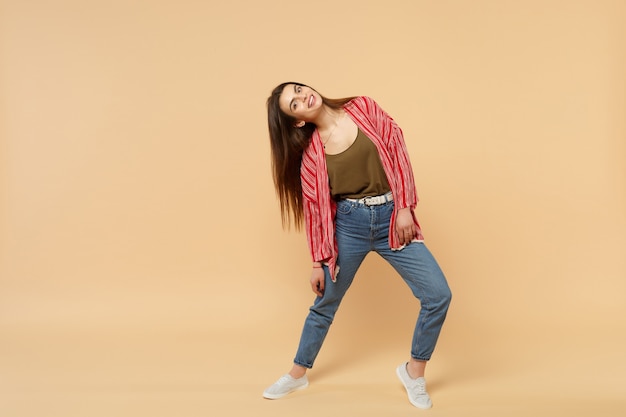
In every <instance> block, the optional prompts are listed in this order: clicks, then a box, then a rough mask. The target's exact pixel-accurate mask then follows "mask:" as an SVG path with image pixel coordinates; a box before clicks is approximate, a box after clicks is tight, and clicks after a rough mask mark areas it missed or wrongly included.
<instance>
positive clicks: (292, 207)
mask: <svg viewBox="0 0 626 417" xmlns="http://www.w3.org/2000/svg"><path fill="white" fill-rule="evenodd" d="M267 107H268V123H269V133H270V142H271V150H272V168H273V176H274V185H275V187H276V191H277V194H278V197H279V200H280V207H281V214H282V219H283V225H285V224H291V223H292V222H293V223H294V224H295V226H296V227H298V228H300V227H301V226H302V225H303V223H304V226H305V228H306V235H307V240H308V244H309V249H310V251H311V256H312V258H313V265H312V271H311V278H310V283H311V288H312V290H313V292H314V293H315V294H316V298H315V301H314V304H313V306H311V308H310V310H309V314H308V317H307V318H306V320H305V323H304V329H303V331H302V336H301V338H300V344H299V347H298V350H297V353H296V357H295V359H294V364H293V367H292V369H291V370H290V371H289V373H287V374H285V375H284V376H282V377H281V378H280V379H279V380H278V381H277V382H276V383H274V384H273V385H272V386H270V387H269V388H267V389H266V390H265V392H264V393H263V396H264V397H265V398H268V399H278V398H281V397H283V396H285V395H287V394H289V393H291V392H293V391H296V390H299V389H304V388H306V387H307V386H308V384H309V383H308V379H307V376H306V371H307V370H308V369H310V368H312V367H313V362H314V361H315V358H316V357H317V354H318V352H319V350H320V348H321V346H322V343H323V341H324V338H325V337H326V334H327V332H328V329H329V327H330V325H331V323H332V321H333V318H334V316H335V312H336V311H337V308H338V307H339V304H340V302H341V300H342V298H343V296H344V294H345V293H346V291H347V290H348V288H349V287H350V284H351V283H352V280H353V278H354V275H355V273H356V271H357V269H358V268H359V266H360V265H361V262H362V261H363V259H364V258H365V256H366V255H367V254H368V253H369V252H371V251H374V252H377V253H378V254H379V255H381V256H382V257H383V258H384V259H385V260H387V261H388V262H389V263H390V264H391V265H392V266H393V267H394V268H395V269H396V271H397V272H398V273H399V274H400V276H401V277H402V278H403V279H404V281H405V282H406V283H407V284H408V286H409V287H410V289H411V291H412V292H413V295H415V297H417V298H418V299H419V300H420V304H421V311H420V313H419V316H418V319H417V324H416V326H415V332H414V334H413V343H412V348H411V357H410V359H409V361H408V362H404V363H402V364H401V365H400V366H398V368H397V369H396V373H397V375H398V377H399V378H400V381H402V384H403V385H404V387H405V389H406V391H407V394H408V397H409V401H410V402H411V403H412V404H413V405H414V406H416V407H419V408H430V407H431V406H432V402H431V400H430V397H429V395H428V393H427V392H426V381H425V380H424V370H425V368H426V363H427V361H428V360H429V359H430V357H431V355H432V353H433V350H434V348H435V344H436V342H437V338H438V337H439V333H440V331H441V327H442V325H443V322H444V320H445V317H446V313H447V311H448V306H449V304H450V299H451V293H450V289H449V287H448V284H447V282H446V279H445V277H444V275H443V273H442V271H441V269H440V268H439V266H438V265H437V262H436V261H435V259H434V258H433V256H432V255H431V254H430V252H429V251H428V249H427V248H426V246H425V245H424V243H423V236H422V233H421V230H420V226H419V224H418V222H417V219H416V217H415V214H414V209H415V206H416V205H417V195H416V192H415V183H414V180H413V172H412V169H411V163H410V161H409V155H408V153H407V150H406V146H405V143H404V138H403V135H402V131H401V130H400V128H399V127H398V126H397V125H396V123H395V122H394V121H393V119H392V118H391V117H390V116H389V115H388V114H387V113H385V112H384V111H383V110H382V109H381V108H380V107H379V106H378V105H377V104H376V102H375V101H374V100H372V99H371V98H369V97H351V98H345V99H328V98H325V97H323V96H321V95H320V94H319V93H318V92H317V91H315V90H314V89H312V88H311V87H308V86H306V85H304V84H300V83H293V82H292V83H284V84H281V85H279V86H278V87H276V88H275V89H274V91H273V92H272V94H271V96H270V97H269V99H268V101H267Z"/></svg>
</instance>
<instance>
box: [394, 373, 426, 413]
mask: <svg viewBox="0 0 626 417" xmlns="http://www.w3.org/2000/svg"><path fill="white" fill-rule="evenodd" d="M406 365H407V364H406V363H403V364H402V365H400V366H398V369H396V374H398V378H400V381H402V385H404V388H406V392H407V394H408V395H409V401H410V402H411V404H413V405H414V406H416V407H417V408H421V409H423V410H426V409H428V408H430V407H432V406H433V403H432V401H431V400H430V397H429V396H428V393H427V392H426V380H425V379H424V377H419V378H417V379H413V378H411V376H410V375H409V373H408V371H407V370H406Z"/></svg>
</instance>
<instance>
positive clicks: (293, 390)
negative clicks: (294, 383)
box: [263, 382, 309, 400]
mask: <svg viewBox="0 0 626 417" xmlns="http://www.w3.org/2000/svg"><path fill="white" fill-rule="evenodd" d="M308 387H309V383H308V382H307V383H306V384H304V385H302V386H299V387H298V388H294V389H292V390H291V391H287V392H286V393H284V394H266V393H265V392H264V393H263V398H266V399H268V400H277V399H279V398H283V397H284V396H286V395H289V394H291V393H292V392H296V391H300V390H303V389H305V388H308Z"/></svg>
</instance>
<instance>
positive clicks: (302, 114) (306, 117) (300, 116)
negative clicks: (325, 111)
mask: <svg viewBox="0 0 626 417" xmlns="http://www.w3.org/2000/svg"><path fill="white" fill-rule="evenodd" d="M278 104H279V106H280V109H281V110H282V111H283V112H284V113H285V114H287V115H289V116H292V117H294V118H295V119H296V120H297V122H298V123H301V122H312V121H314V120H315V119H316V118H317V115H318V114H319V112H320V110H321V109H322V104H323V103H322V97H321V96H320V95H319V93H318V92H317V91H315V90H313V89H312V88H311V87H306V86H304V85H297V84H287V85H286V86H285V88H283V92H282V93H281V95H280V98H279V99H278Z"/></svg>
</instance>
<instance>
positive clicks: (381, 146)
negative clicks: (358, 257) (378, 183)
mask: <svg viewBox="0 0 626 417" xmlns="http://www.w3.org/2000/svg"><path fill="white" fill-rule="evenodd" d="M344 110H345V111H346V113H347V114H348V116H349V117H350V118H351V119H352V120H353V121H354V122H355V123H356V124H357V126H358V127H359V128H360V129H361V130H362V131H363V132H364V133H365V135H366V136H367V137H368V138H370V139H371V140H372V142H374V144H375V145H376V149H377V150H378V154H379V156H380V160H381V162H382V165H383V169H384V171H385V174H386V176H387V180H388V182H389V186H390V187H391V192H392V194H393V199H394V203H395V207H394V213H393V215H392V217H391V223H390V226H389V246H390V248H391V249H392V250H401V249H402V248H403V247H404V246H403V245H401V244H400V239H399V237H398V235H397V233H396V230H395V229H396V228H395V224H396V216H397V213H398V210H400V209H403V208H407V207H410V208H411V214H412V216H413V222H414V223H415V226H416V227H417V236H416V237H415V238H416V239H417V240H423V236H422V232H421V228H420V226H419V223H418V221H417V218H416V217H415V213H414V209H415V206H416V205H417V202H418V198H417V193H416V191H415V180H414V179H413V170H412V168H411V162H410V160H409V154H408V152H407V149H406V144H405V143H404V136H403V134H402V130H401V129H400V127H399V126H398V125H397V124H396V122H395V121H394V120H393V119H392V118H391V116H389V115H388V114H387V113H386V112H385V111H384V110H383V109H382V108H381V107H380V106H379V105H378V104H377V103H376V102H375V101H374V100H373V99H371V98H369V97H357V98H355V99H353V100H351V101H350V102H348V103H347V104H346V105H345V106H344ZM300 177H301V180H302V194H303V205H304V207H303V208H304V220H305V225H306V235H307V241H308V244H309V249H310V251H311V257H312V258H313V261H314V262H326V263H327V265H328V267H329V270H330V271H331V277H332V280H333V281H335V280H336V279H337V274H338V273H339V268H338V267H337V241H336V239H335V212H336V203H335V201H334V200H333V199H332V198H331V194H330V185H329V182H328V172H327V170H326V156H325V153H324V145H323V144H322V140H321V138H320V135H319V132H318V131H317V130H315V132H313V136H312V138H311V143H310V144H309V146H308V147H307V149H306V150H305V151H304V154H303V155H302V165H301V169H300Z"/></svg>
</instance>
